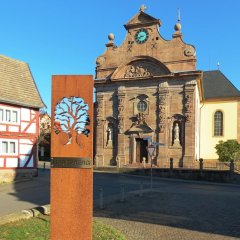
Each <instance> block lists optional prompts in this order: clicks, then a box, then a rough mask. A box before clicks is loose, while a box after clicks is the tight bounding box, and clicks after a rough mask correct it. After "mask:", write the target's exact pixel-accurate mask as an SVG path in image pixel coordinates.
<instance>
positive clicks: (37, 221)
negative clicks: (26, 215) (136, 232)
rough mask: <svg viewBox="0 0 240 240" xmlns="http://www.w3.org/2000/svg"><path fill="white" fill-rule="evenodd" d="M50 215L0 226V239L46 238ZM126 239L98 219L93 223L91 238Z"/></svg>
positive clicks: (36, 239) (42, 239)
mask: <svg viewBox="0 0 240 240" xmlns="http://www.w3.org/2000/svg"><path fill="white" fill-rule="evenodd" d="M49 229H50V217H49V216H44V215H41V216H38V217H35V218H30V219H28V220H22V221H17V222H13V223H9V224H6V225H3V226H0V240H48V239H49ZM110 239H111V240H126V238H125V237H124V236H123V235H122V234H121V233H120V232H119V231H118V230H116V229H115V228H113V227H111V226H109V225H106V224H103V223H101V222H100V221H94V223H93V240H110Z"/></svg>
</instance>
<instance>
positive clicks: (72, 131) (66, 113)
mask: <svg viewBox="0 0 240 240" xmlns="http://www.w3.org/2000/svg"><path fill="white" fill-rule="evenodd" d="M54 114H55V116H54V131H55V133H56V134H60V133H64V134H65V135H67V136H68V137H67V138H68V140H67V141H66V143H65V144H71V143H72V139H73V137H74V136H75V135H77V136H76V141H77V138H78V135H80V134H84V135H85V136H88V134H89V132H90V130H89V129H88V128H87V127H86V126H88V125H89V124H90V119H89V116H88V104H85V103H84V101H83V99H81V98H79V97H69V98H66V97H64V98H63V99H62V100H61V101H60V102H59V103H58V104H57V105H56V108H55V112H54ZM77 143H78V141H77Z"/></svg>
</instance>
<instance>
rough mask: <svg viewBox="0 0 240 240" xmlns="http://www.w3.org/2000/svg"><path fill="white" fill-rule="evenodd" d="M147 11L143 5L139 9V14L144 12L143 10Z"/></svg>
mask: <svg viewBox="0 0 240 240" xmlns="http://www.w3.org/2000/svg"><path fill="white" fill-rule="evenodd" d="M146 9H147V7H146V6H145V5H144V4H143V5H142V6H141V7H140V9H139V10H140V12H144V11H145V10H146Z"/></svg>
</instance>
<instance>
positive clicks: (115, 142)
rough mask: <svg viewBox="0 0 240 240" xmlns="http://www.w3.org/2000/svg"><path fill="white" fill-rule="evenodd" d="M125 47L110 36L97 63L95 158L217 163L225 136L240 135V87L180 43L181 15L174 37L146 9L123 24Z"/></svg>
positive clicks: (100, 161)
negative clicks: (202, 65) (204, 65)
mask: <svg viewBox="0 0 240 240" xmlns="http://www.w3.org/2000/svg"><path fill="white" fill-rule="evenodd" d="M124 27H125V29H126V38H125V40H124V41H123V43H122V44H121V45H120V46H116V45H115V43H114V35H113V34H109V36H108V39H109V42H108V43H107V44H106V51H105V52H104V53H103V54H102V55H100V56H99V57H98V58H97V61H96V79H95V84H94V85H95V89H96V109H95V163H96V164H97V165H98V166H115V165H118V166H119V167H121V166H141V165H142V164H143V162H146V163H150V157H149V154H148V151H147V147H148V146H149V145H150V144H154V146H155V151H154V154H153V157H152V161H153V164H154V165H155V166H158V167H168V166H169V159H170V158H172V159H173V162H174V166H175V167H189V166H194V164H196V162H197V161H198V160H199V159H200V158H203V159H204V160H206V161H213V162H214V161H215V162H216V161H217V159H218V155H217V154H216V150H215V146H216V144H217V143H218V142H219V141H220V140H223V141H225V140H228V139H236V140H238V141H239V140H240V122H239V120H240V119H239V116H240V92H239V90H238V89H237V88H236V87H235V86H234V85H233V84H232V83H231V82H230V81H229V80H228V79H227V77H226V76H225V75H224V74H223V73H222V72H221V71H219V70H213V71H201V70H198V69H197V67H196V61H197V58H196V49H195V47H194V46H193V45H192V44H187V43H185V42H184V41H183V35H182V32H181V23H180V20H179V21H178V22H177V23H176V25H175V26H174V32H173V35H172V39H170V40H165V39H164V38H163V37H162V36H161V31H160V27H161V21H160V20H159V19H156V18H154V17H153V16H150V15H149V14H147V13H145V7H144V6H142V7H141V8H140V11H139V12H138V13H137V14H136V15H135V16H134V17H133V18H132V19H131V20H130V21H129V22H128V23H126V24H125V25H124Z"/></svg>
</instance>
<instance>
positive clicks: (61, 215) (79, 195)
mask: <svg viewBox="0 0 240 240" xmlns="http://www.w3.org/2000/svg"><path fill="white" fill-rule="evenodd" d="M92 160H93V77H92V76H91V75H83V76H82V75H60V76H53V77H52V132H51V197H50V202H51V227H50V239H51V240H72V239H73V240H75V239H76V240H91V239H92V211H93V210H92V208H93V173H92Z"/></svg>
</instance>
